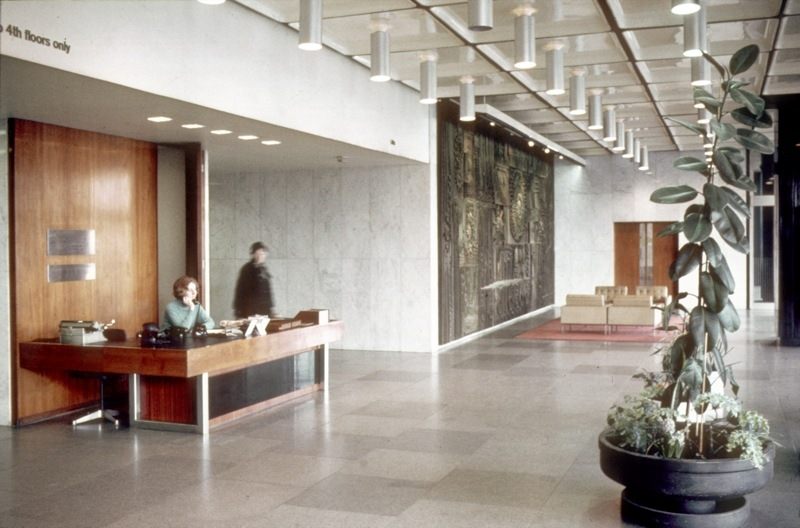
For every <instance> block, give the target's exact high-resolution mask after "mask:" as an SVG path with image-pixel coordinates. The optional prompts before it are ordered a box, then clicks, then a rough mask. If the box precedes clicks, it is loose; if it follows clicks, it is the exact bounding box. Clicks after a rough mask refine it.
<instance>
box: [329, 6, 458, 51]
mask: <svg viewBox="0 0 800 528" xmlns="http://www.w3.org/2000/svg"><path fill="white" fill-rule="evenodd" d="M384 15H385V19H386V23H388V24H389V26H390V29H389V35H390V39H391V43H390V46H389V49H390V50H391V51H392V52H396V51H413V50H420V51H421V50H428V49H434V48H439V47H452V46H458V45H460V44H461V41H460V40H459V39H458V38H456V37H455V36H454V35H453V34H452V33H450V32H449V31H448V30H447V29H446V28H445V27H444V26H443V25H442V24H440V23H439V22H438V21H437V20H436V19H435V18H433V17H432V16H431V15H429V14H428V13H426V12H425V11H422V10H419V9H411V10H405V11H392V12H389V13H385V14H384ZM373 20H374V18H373V16H372V15H358V16H351V17H340V18H331V19H327V20H325V23H324V29H323V35H324V38H323V41H324V42H325V44H328V45H329V46H331V47H333V48H334V49H336V50H337V51H339V52H340V53H343V54H345V55H368V54H369V52H370V44H369V41H370V29H371V28H370V24H371V23H372V22H373Z"/></svg>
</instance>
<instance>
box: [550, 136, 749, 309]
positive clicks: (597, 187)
mask: <svg viewBox="0 0 800 528" xmlns="http://www.w3.org/2000/svg"><path fill="white" fill-rule="evenodd" d="M681 155H694V156H696V157H700V158H702V157H703V154H702V152H694V153H692V152H688V153H682V154H681ZM676 157H677V153H676V152H651V153H650V159H649V161H650V168H651V172H652V174H647V173H644V172H642V171H639V170H638V169H637V168H636V167H635V166H634V165H633V163H631V162H629V161H628V160H626V159H623V158H621V157H620V156H590V157H588V158H587V167H581V166H578V165H574V164H572V163H568V162H566V161H560V162H556V166H555V241H556V242H555V244H556V250H555V258H556V285H555V290H556V295H555V300H556V304H563V303H564V299H565V297H566V295H567V294H568V293H593V292H594V287H595V286H596V285H599V284H613V283H614V222H672V221H676V220H678V219H680V218H682V217H683V212H684V210H685V208H686V205H687V204H674V205H664V204H656V203H653V202H651V201H650V194H651V193H652V192H653V191H654V190H656V189H658V188H660V187H665V186H668V185H680V184H688V185H692V186H694V187H695V188H698V187H699V186H701V185H702V183H703V181H702V178H701V176H699V175H698V174H697V173H693V172H687V171H681V170H677V169H675V168H674V167H673V166H672V163H673V161H674V160H675V159H676ZM684 242H685V239H682V238H681V239H680V240H679V244H680V245H683V243H684ZM720 246H721V247H722V250H723V252H724V253H725V257H726V258H727V259H728V264H729V266H730V268H731V272H732V273H733V274H734V277H735V279H736V284H737V287H736V293H735V294H734V295H733V303H734V305H735V306H736V307H737V308H740V309H744V307H745V306H746V301H747V296H746V290H747V273H746V266H747V257H746V256H744V255H741V254H740V253H737V252H736V251H734V250H733V249H731V248H729V247H728V246H727V244H725V243H724V242H720ZM696 284H697V279H696V275H688V276H687V277H685V278H684V279H682V280H681V281H680V283H679V286H680V290H681V291H694V290H696V286H695V285H696Z"/></svg>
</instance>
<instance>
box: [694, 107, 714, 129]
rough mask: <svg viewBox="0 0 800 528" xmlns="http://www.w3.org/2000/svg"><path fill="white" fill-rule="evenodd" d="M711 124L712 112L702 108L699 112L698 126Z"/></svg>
mask: <svg viewBox="0 0 800 528" xmlns="http://www.w3.org/2000/svg"><path fill="white" fill-rule="evenodd" d="M710 122H711V112H709V111H708V110H707V109H705V108H701V109H699V110H698V111H697V124H698V125H707V124H709V123H710Z"/></svg>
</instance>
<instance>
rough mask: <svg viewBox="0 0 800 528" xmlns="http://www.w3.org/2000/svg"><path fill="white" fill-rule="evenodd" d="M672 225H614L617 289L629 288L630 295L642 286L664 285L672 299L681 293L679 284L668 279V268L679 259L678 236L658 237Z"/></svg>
mask: <svg viewBox="0 0 800 528" xmlns="http://www.w3.org/2000/svg"><path fill="white" fill-rule="evenodd" d="M671 224H672V222H615V223H614V285H616V286H627V287H628V292H629V293H635V291H636V286H639V285H643V286H653V285H658V286H661V285H664V286H667V287H668V288H669V291H670V294H671V295H675V294H676V293H677V292H678V284H677V283H676V282H673V281H672V280H670V278H669V267H670V265H671V264H672V262H673V261H674V260H675V257H677V255H678V235H668V236H663V237H659V236H658V233H659V232H661V231H662V230H663V229H665V228H666V227H667V226H669V225H671Z"/></svg>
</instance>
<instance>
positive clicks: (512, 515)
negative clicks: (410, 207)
mask: <svg viewBox="0 0 800 528" xmlns="http://www.w3.org/2000/svg"><path fill="white" fill-rule="evenodd" d="M541 322H542V321H541V320H537V319H528V320H526V321H524V322H521V323H518V324H515V325H514V326H511V327H506V328H504V329H501V330H499V331H496V332H494V333H492V334H490V335H488V336H485V337H483V338H481V339H478V340H476V341H473V342H471V343H468V344H465V345H462V346H460V347H457V348H454V349H451V350H448V351H445V352H441V353H439V354H438V355H428V354H414V353H394V352H373V351H341V350H335V351H332V353H331V358H332V360H331V369H330V370H331V380H332V381H331V388H330V391H329V392H328V393H327V394H323V393H319V394H317V395H315V396H314V397H313V398H305V399H301V400H296V401H294V402H290V403H288V404H284V405H283V406H281V407H278V408H276V409H273V410H271V411H268V412H265V413H263V414H261V415H259V416H256V417H254V418H250V419H248V420H246V421H243V422H239V423H237V424H235V425H232V426H228V427H226V428H224V429H221V430H218V431H215V432H213V433H212V434H211V435H210V436H209V437H207V438H203V437H202V436H198V435H191V434H180V433H168V432H157V431H146V430H135V429H128V428H121V429H119V430H115V429H114V428H113V426H110V425H103V426H100V425H96V424H94V425H93V424H89V425H85V426H80V427H78V428H75V429H73V428H72V427H71V426H70V425H69V423H68V422H67V421H51V422H47V423H42V424H38V425H33V426H28V427H24V428H21V429H10V428H0V526H2V527H15V528H19V527H59V528H65V527H113V528H124V527H142V526H158V527H187V528H188V527H192V528H197V527H225V528H230V527H297V528H300V527H309V528H310V527H314V528H327V527H347V528H359V527H364V528H381V527H387V528H420V527H442V528H445V527H448V528H449V527H464V528H467V527H469V528H473V527H474V528H478V527H497V528H524V527H552V528H556V527H584V526H592V527H593V528H604V527H618V526H624V525H623V523H622V522H621V521H620V518H619V494H620V491H621V487H620V486H619V485H617V484H616V483H614V482H612V481H611V480H609V479H608V478H606V477H605V476H604V475H603V474H602V473H601V472H600V469H599V467H598V452H597V447H596V437H597V434H598V432H599V431H600V430H601V429H602V428H603V426H604V423H605V414H606V410H607V409H608V407H609V406H610V405H611V404H612V403H614V402H615V401H618V400H619V399H621V396H622V395H623V394H624V393H628V392H634V391H637V390H638V388H639V386H640V385H639V383H638V382H637V381H635V380H632V379H631V375H632V374H633V373H634V372H635V371H636V369H637V368H639V367H648V368H655V362H654V359H653V357H652V356H651V355H650V351H651V345H648V344H641V343H611V344H604V343H601V342H575V341H572V342H558V341H529V340H515V339H514V336H515V335H517V334H519V333H520V332H522V331H523V330H526V329H529V328H531V327H532V326H535V325H536V324H540V323H541ZM773 327H774V320H773V318H772V316H771V313H770V312H759V311H751V312H749V313H746V314H744V315H743V328H742V329H741V330H740V331H739V332H738V333H736V334H735V335H734V336H732V339H731V344H732V345H733V346H734V350H733V352H732V353H731V357H732V359H733V360H735V361H738V362H739V364H738V368H737V371H736V372H737V373H738V375H737V378H738V380H739V381H740V383H741V385H742V391H741V396H742V398H743V400H744V401H745V404H746V405H748V406H749V407H753V408H756V409H758V410H760V411H761V412H763V413H764V414H765V415H766V416H767V417H768V418H769V419H770V421H771V425H772V430H773V436H774V437H775V438H776V439H777V440H778V441H779V442H780V443H781V444H782V445H783V448H782V449H779V450H778V452H777V457H776V463H775V478H774V479H773V480H772V482H771V483H770V484H769V485H768V486H767V487H766V488H765V489H763V490H762V491H760V492H758V493H755V494H753V495H751V496H750V500H751V504H752V515H751V518H750V521H749V524H748V526H750V527H752V528H756V527H758V528H761V527H770V528H779V527H787V528H788V527H793V528H797V527H800V469H799V468H800V462H799V460H798V446H800V383H799V382H798V381H797V380H798V379H800V349H797V348H780V347H777V346H775V344H774V339H772V338H771V336H772V335H774V331H773Z"/></svg>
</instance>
